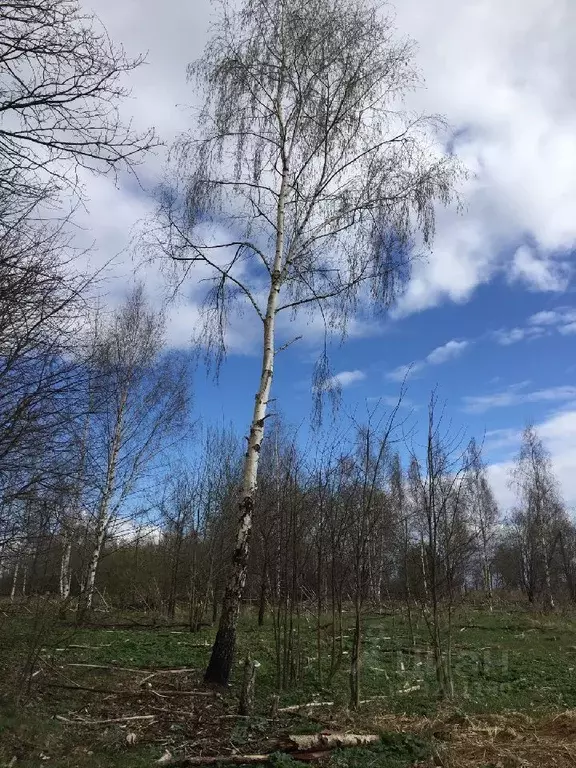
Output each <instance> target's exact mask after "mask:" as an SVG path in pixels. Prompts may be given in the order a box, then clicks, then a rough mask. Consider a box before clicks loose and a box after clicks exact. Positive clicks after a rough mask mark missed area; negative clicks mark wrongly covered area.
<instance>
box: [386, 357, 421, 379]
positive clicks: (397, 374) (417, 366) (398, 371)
mask: <svg viewBox="0 0 576 768" xmlns="http://www.w3.org/2000/svg"><path fill="white" fill-rule="evenodd" d="M422 368H424V363H423V362H422V361H420V362H417V363H411V364H408V365H399V366H398V368H394V370H393V371H390V372H389V373H387V374H386V378H387V379H390V381H404V379H409V378H410V377H411V376H414V375H415V374H416V373H418V371H421V370H422Z"/></svg>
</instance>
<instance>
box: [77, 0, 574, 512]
mask: <svg viewBox="0 0 576 768" xmlns="http://www.w3.org/2000/svg"><path fill="white" fill-rule="evenodd" d="M87 6H88V7H92V8H94V9H95V10H96V12H97V13H98V14H99V15H100V17H101V18H102V19H103V21H104V22H105V23H106V26H107V27H108V29H109V32H110V34H111V36H112V37H113V38H114V39H116V40H118V41H120V42H122V43H124V45H125V46H126V48H127V50H128V52H129V53H130V54H138V53H140V52H143V51H148V57H147V60H148V63H147V65H146V67H145V68H142V69H141V70H140V71H138V72H136V73H134V75H133V76H131V78H130V86H131V87H132V90H133V98H132V99H131V100H130V101H129V102H127V104H126V105H125V107H124V112H125V115H126V116H127V117H130V118H132V119H133V120H134V123H135V124H136V125H140V126H142V127H145V126H148V125H149V124H150V123H153V124H154V125H155V126H156V127H157V128H158V131H159V133H160V135H161V136H162V137H163V138H164V140H165V141H166V142H167V143H170V141H171V140H173V139H174V138H175V137H177V136H178V135H179V133H180V132H181V131H183V130H186V129H188V128H189V127H190V123H191V119H192V118H191V115H192V114H193V112H192V111H191V110H190V107H191V106H192V107H193V106H194V103H195V93H194V92H193V91H192V89H191V87H190V86H189V85H188V84H187V82H186V78H185V68H186V65H187V64H188V62H189V61H191V60H193V59H194V58H195V57H196V56H198V55H199V54H200V53H201V50H202V47H203V45H204V43H205V40H206V38H207V25H208V21H209V18H210V3H209V0H193V2H187V3H182V2H181V0H165V2H163V3H162V4H158V3H155V2H154V0H123V2H122V3H117V2H115V1H114V0H91V2H87ZM395 15H396V24H397V27H398V30H399V34H400V35H410V36H412V37H414V38H415V39H416V41H417V43H418V46H419V49H418V54H417V63H418V65H419V66H420V68H421V70H422V72H423V75H424V77H425V79H426V87H425V88H422V89H418V90H417V91H416V92H415V93H414V94H412V95H411V97H410V101H409V103H408V106H409V107H411V108H414V109H418V110H423V111H426V112H429V113H430V112H433V113H436V112H439V113H442V114H444V115H446V117H447V118H448V120H449V121H450V123H451V125H452V126H453V130H454V141H453V142H452V143H451V145H450V149H451V151H453V152H455V153H456V154H457V155H458V156H459V157H460V158H461V160H462V162H463V163H464V164H465V165H466V167H467V168H468V169H469V170H470V171H471V175H470V178H469V179H468V181H467V182H466V183H465V184H464V185H463V186H462V189H461V193H462V199H463V201H464V210H463V211H462V212H457V211H455V210H453V209H449V210H442V211H439V212H438V222H437V234H436V239H435V243H434V248H433V251H432V253H431V254H430V256H429V258H428V259H426V260H423V261H421V262H419V263H418V264H416V265H415V268H414V271H413V275H412V279H411V281H410V283H409V284H408V286H407V288H406V291H405V294H404V295H403V297H401V298H400V300H399V301H398V303H397V304H396V305H395V307H394V308H393V311H392V314H391V317H390V318H389V319H388V320H387V321H385V322H382V323H380V324H376V325H375V324H373V323H367V322H365V321H363V320H358V321H356V322H355V323H354V324H353V326H352V328H351V334H350V337H349V339H348V340H347V341H346V343H345V344H343V345H342V346H338V345H332V348H331V363H332V368H333V371H334V373H335V374H337V375H339V376H340V379H341V382H342V384H343V408H344V410H345V411H346V410H357V411H358V410H361V409H363V408H365V407H366V403H367V402H368V403H373V402H374V400H373V398H378V397H383V398H392V397H394V396H395V395H396V393H397V392H398V388H399V383H398V380H397V379H398V378H399V377H400V372H399V370H398V369H401V367H402V366H407V365H410V364H414V367H413V375H412V376H411V377H410V378H409V381H408V393H407V399H408V400H409V401H410V404H411V406H412V407H413V408H414V413H413V415H414V418H415V419H417V418H418V415H419V413H420V414H421V413H422V408H423V407H425V404H426V401H427V398H428V396H429V393H430V390H431V388H432V387H434V386H438V391H439V396H440V398H441V399H442V400H445V401H446V404H447V413H448V415H449V416H450V417H451V419H452V421H453V424H454V426H455V428H460V427H466V429H467V430H468V433H469V434H474V435H476V436H477V437H478V438H481V437H482V435H483V434H484V433H486V457H487V459H488V460H489V462H490V465H491V468H490V471H491V475H492V479H493V482H494V485H495V488H496V491H497V493H498V497H499V498H500V500H501V501H502V504H503V506H505V507H506V506H507V505H508V504H509V503H510V502H511V495H510V491H509V489H508V488H507V481H506V478H507V473H508V470H509V466H510V461H511V458H512V457H513V456H514V453H515V452H516V450H517V448H518V435H519V432H520V431H521V429H522V428H523V427H524V426H525V424H526V423H527V422H528V421H532V422H534V423H535V424H536V425H537V427H538V428H539V429H540V432H541V434H542V437H543V439H544V440H545V443H546V445H547V446H548V448H549V450H550V451H551V454H552V457H553V461H554V467H555V469H556V471H557V474H558V476H559V478H560V482H561V485H562V489H563V492H564V495H565V497H566V499H567V501H568V503H569V504H570V505H571V506H572V507H576V359H575V354H574V352H575V347H576V293H575V292H574V288H575V287H576V280H575V276H574V261H575V260H574V249H575V248H576V90H575V88H574V76H573V73H574V71H576V51H575V49H574V46H573V30H574V28H576V3H574V2H572V0H549V1H548V2H547V3H542V2H541V0H523V1H521V0H507V2H506V3H502V2H501V0H475V2H469V3H462V2H461V1H460V0H437V1H436V2H434V3H430V2H429V1H428V0H403V2H402V3H398V4H397V7H396V12H395ZM164 162H165V153H164V152H163V151H162V150H159V151H158V152H157V153H156V154H155V155H153V156H151V157H150V158H149V159H148V161H147V162H146V165H145V167H144V168H143V169H142V179H143V180H144V190H143V189H141V188H139V187H138V186H136V185H134V184H133V183H128V182H126V183H124V182H123V181H122V180H121V182H120V183H119V184H116V185H115V184H114V182H113V180H111V179H106V178H92V177H87V178H86V192H87V211H86V215H85V222H84V224H85V226H86V230H87V232H86V237H87V238H88V239H89V241H90V242H92V241H94V242H95V247H94V249H93V251H92V253H91V255H90V257H89V261H90V266H91V267H94V266H99V265H101V264H104V263H108V262H109V260H110V259H111V258H112V259H113V260H112V263H111V264H110V266H109V267H108V268H107V272H106V274H107V276H108V278H109V279H108V284H107V291H108V297H109V301H110V303H112V304H114V303H115V302H117V301H118V298H119V297H120V296H121V295H122V293H123V291H124V290H125V289H126V286H127V285H128V284H129V283H130V281H131V280H133V278H134V271H135V264H134V261H133V259H132V258H131V256H130V245H131V243H132V242H133V239H132V238H133V236H134V234H135V233H137V232H138V226H139V224H138V223H139V222H141V221H142V220H149V219H150V216H151V214H152V211H153V209H154V197H153V191H154V187H155V186H156V184H157V183H158V182H159V181H160V179H161V178H162V172H163V168H164ZM137 274H138V277H139V278H142V279H144V280H145V281H146V283H147V286H148V290H149V292H150V294H151V295H152V296H157V297H158V298H159V297H160V295H161V293H162V286H163V285H164V279H163V276H162V275H161V274H160V270H159V268H158V265H153V264H152V265H150V264H147V265H146V266H145V267H141V268H140V269H139V270H138V273H137ZM199 276H202V275H199ZM199 300H200V295H199V291H198V288H197V285H196V284H188V285H187V287H186V294H185V296H184V298H183V300H182V301H181V302H180V304H179V305H178V306H177V307H175V308H174V309H173V310H172V311H171V314H170V325H169V330H168V335H169V340H170V343H171V344H173V345H176V346H179V347H185V346H186V345H187V344H188V343H189V339H190V337H191V335H192V333H193V331H194V329H195V328H196V327H197V324H198V318H199ZM542 313H546V314H542ZM283 333H284V334H285V335H286V336H287V337H288V336H289V335H290V334H291V333H292V335H299V334H301V333H302V334H303V335H304V338H303V340H302V341H301V342H299V343H298V344H295V345H293V346H292V347H291V348H290V349H288V350H287V351H286V352H284V353H282V355H280V356H279V357H278V361H277V377H276V380H275V385H274V395H275V396H276V397H277V398H278V403H279V404H280V405H281V409H282V412H283V413H284V414H285V416H286V418H287V419H289V420H290V421H292V422H296V423H300V422H302V421H303V420H305V419H306V417H308V416H309V414H310V411H311V396H310V395H311V393H310V384H311V372H312V366H313V361H314V359H315V358H316V357H317V355H318V352H319V349H320V345H321V341H322V334H321V329H320V328H319V326H318V324H317V323H316V322H315V321H314V320H312V321H310V320H308V319H306V318H305V317H304V318H300V319H299V320H298V322H297V324H296V329H295V330H293V329H291V328H286V327H284V329H283ZM257 334H258V327H257V326H256V325H255V324H252V323H250V320H249V318H248V317H244V318H243V320H242V321H241V323H239V324H238V325H236V326H235V327H234V328H233V329H232V330H231V333H230V334H229V337H228V341H229V344H230V352H231V353H230V355H229V357H228V360H227V362H226V365H225V366H224V368H223V369H222V373H221V377H220V382H219V384H218V387H217V389H216V388H215V385H214V384H213V382H212V381H211V380H209V379H206V378H204V377H203V376H202V375H201V374H198V375H197V377H196V406H197V413H198V414H201V415H202V416H204V417H206V418H207V419H218V420H222V419H224V421H228V420H233V421H234V422H235V423H236V424H237V425H238V428H239V429H245V425H246V424H247V423H248V420H249V415H250V410H251V406H252V402H253V395H254V392H255V388H256V384H257V379H258V375H259V362H258V359H257V357H256V356H255V352H256V351H257Z"/></svg>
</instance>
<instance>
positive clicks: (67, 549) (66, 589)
mask: <svg viewBox="0 0 576 768" xmlns="http://www.w3.org/2000/svg"><path fill="white" fill-rule="evenodd" d="M71 557H72V539H71V537H70V536H68V535H67V536H66V540H65V543H64V551H63V552H62V560H61V561H60V599H61V600H62V601H66V600H68V598H69V597H70V586H71V582H72V575H71V573H70V558H71Z"/></svg>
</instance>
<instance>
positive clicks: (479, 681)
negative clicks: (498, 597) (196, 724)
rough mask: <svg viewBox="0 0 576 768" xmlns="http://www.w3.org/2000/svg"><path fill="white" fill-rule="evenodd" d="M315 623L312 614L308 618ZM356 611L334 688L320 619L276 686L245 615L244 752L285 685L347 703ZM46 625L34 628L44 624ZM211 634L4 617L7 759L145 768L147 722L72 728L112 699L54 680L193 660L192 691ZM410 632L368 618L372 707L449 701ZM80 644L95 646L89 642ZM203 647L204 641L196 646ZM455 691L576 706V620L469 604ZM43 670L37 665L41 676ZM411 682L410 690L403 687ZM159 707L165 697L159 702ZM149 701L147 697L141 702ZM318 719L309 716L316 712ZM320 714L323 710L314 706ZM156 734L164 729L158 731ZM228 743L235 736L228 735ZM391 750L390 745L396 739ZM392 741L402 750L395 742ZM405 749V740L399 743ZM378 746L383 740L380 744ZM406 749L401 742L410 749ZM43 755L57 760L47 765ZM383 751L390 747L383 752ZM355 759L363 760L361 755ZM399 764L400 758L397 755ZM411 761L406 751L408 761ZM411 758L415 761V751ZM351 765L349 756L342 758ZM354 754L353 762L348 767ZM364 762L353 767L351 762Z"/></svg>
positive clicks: (1, 690) (497, 700)
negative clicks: (140, 726) (253, 666)
mask: <svg viewBox="0 0 576 768" xmlns="http://www.w3.org/2000/svg"><path fill="white" fill-rule="evenodd" d="M306 619H308V621H306ZM351 623H352V617H351V616H350V617H348V618H346V619H345V621H344V629H343V635H344V656H343V658H342V664H341V666H340V668H339V670H338V671H337V673H336V674H335V675H334V677H333V679H332V681H331V683H330V684H328V683H327V680H328V666H329V638H328V637H326V638H325V640H324V645H323V648H322V678H323V681H322V682H323V684H322V686H320V685H319V683H318V662H317V658H316V655H317V648H316V636H315V621H314V619H313V617H312V616H308V617H306V616H304V618H303V620H302V625H301V656H302V670H301V671H302V674H301V679H300V680H299V681H298V682H297V684H295V685H294V686H292V687H291V688H289V689H288V690H284V691H278V683H277V677H276V662H275V651H274V636H273V630H272V626H271V622H270V621H268V623H267V624H266V625H265V626H264V627H263V628H258V627H257V626H256V622H255V621H254V620H253V618H252V617H250V616H248V617H244V618H243V620H242V624H241V627H240V631H239V646H238V653H237V661H236V666H235V670H234V678H233V682H232V685H231V689H230V692H229V694H227V696H226V700H227V702H228V703H229V706H230V711H231V712H234V710H235V703H234V699H235V697H236V696H237V694H238V686H239V682H240V679H241V664H242V659H243V658H244V656H245V655H246V654H247V653H250V654H251V655H252V657H253V658H255V659H257V660H258V661H259V662H260V667H259V668H258V676H257V684H256V692H257V696H256V698H257V713H256V717H255V718H252V720H251V721H249V722H248V721H242V720H238V721H237V722H235V723H234V722H231V723H230V729H231V730H230V733H229V738H230V740H231V743H233V744H234V746H235V747H236V748H237V749H240V750H241V749H242V748H243V745H247V746H249V745H251V744H253V743H254V741H255V740H256V741H257V740H258V739H264V738H265V737H266V734H267V732H269V730H270V728H272V726H271V725H270V723H269V721H267V720H266V719H265V718H266V716H267V714H268V707H269V701H270V697H271V695H272V694H273V693H276V692H279V693H280V697H281V701H280V705H281V706H285V705H289V704H294V703H303V702H307V701H312V700H313V699H315V698H318V699H320V700H330V701H334V702H336V704H339V705H342V706H345V705H346V703H347V701H348V663H349V658H350V657H349V652H350V642H351V634H352V633H351V631H350V626H351ZM40 627H41V628H42V631H41V632H40V631H38V629H39V628H40ZM213 632H214V631H213V629H211V628H205V629H203V630H202V631H200V632H198V633H195V634H191V633H189V632H187V631H183V630H181V629H180V628H178V629H175V630H170V629H169V628H166V627H163V628H160V629H149V630H146V629H145V630H142V629H139V630H128V629H104V628H99V629H91V628H84V629H75V628H73V627H71V626H69V625H63V624H61V623H60V622H58V621H57V620H56V619H54V617H51V616H43V617H40V618H39V616H38V614H34V613H32V614H26V615H17V616H9V617H5V618H4V619H2V621H0V643H1V644H2V649H3V652H2V658H1V659H0V672H1V674H2V678H1V680H0V696H1V698H0V765H2V763H3V761H4V763H5V764H6V763H8V762H9V761H10V760H11V759H12V757H14V756H16V757H17V758H18V761H17V763H16V764H15V765H16V766H18V767H20V766H23V767H24V768H31V767H32V766H39V765H46V764H48V765H50V764H52V765H54V764H56V765H58V766H63V768H67V766H70V767H72V766H74V767H76V766H78V768H97V767H98V766H101V765H102V766H104V765H106V766H116V765H118V766H120V765H122V766H124V767H125V768H137V767H138V766H141V765H150V764H153V762H154V760H155V759H157V758H158V757H159V756H160V754H161V753H162V751H163V748H162V747H161V746H158V743H157V742H158V739H157V738H156V740H154V739H152V740H150V739H149V738H148V736H147V732H146V731H145V729H144V730H143V731H142V739H140V738H139V741H138V743H137V744H136V746H134V747H129V746H128V745H127V743H126V732H127V730H126V728H123V727H121V726H116V725H112V726H110V727H106V728H101V729H92V730H90V729H88V728H79V727H77V726H67V725H65V724H63V723H61V722H59V721H58V720H56V719H55V716H56V715H63V716H69V715H70V713H75V714H74V716H77V713H78V712H82V711H84V708H85V709H86V712H87V713H88V714H87V715H86V716H87V717H94V716H98V717H103V716H106V715H105V713H106V711H107V707H108V700H107V699H106V697H105V696H101V695H97V694H94V693H91V692H89V691H84V692H80V691H75V690H69V689H65V688H62V689H56V688H48V687H46V683H48V682H50V681H51V682H52V683H56V684H58V683H62V684H64V685H66V684H71V685H74V684H80V685H83V686H86V687H94V688H103V689H111V688H118V687H122V686H123V685H131V686H134V685H135V684H137V680H138V679H141V678H142V677H143V676H144V674H145V673H141V674H139V673H132V672H124V673H120V672H117V671H115V670H111V671H110V670H97V669H89V668H83V667H73V666H69V665H71V664H98V665H102V666H111V667H128V668H131V669H159V668H176V667H184V666H185V667H189V668H192V669H194V670H196V672H194V673H191V674H190V675H189V676H188V681H187V685H188V686H189V687H190V686H192V685H194V684H196V683H198V682H199V681H200V680H201V675H202V672H203V669H204V668H205V665H206V663H207V661H208V657H209V652H210V648H209V645H207V646H202V644H203V643H207V644H209V643H211V641H212V639H213ZM409 645H410V643H409V637H408V627H407V624H406V621H405V619H404V617H403V616H402V615H401V614H400V613H398V614H397V615H382V616H379V615H372V616H367V617H366V618H365V638H364V644H363V668H362V679H361V698H362V699H371V698H372V697H379V698H378V699H377V700H376V701H373V702H371V703H368V704H366V705H365V706H364V707H363V709H362V712H363V713H368V714H377V713H379V712H382V713H398V714H408V715H434V714H435V713H436V712H438V711H439V710H440V709H443V710H444V711H445V709H446V704H445V703H442V702H441V701H439V699H438V696H437V690H436V683H435V670H434V665H433V662H432V655H431V653H430V651H429V649H428V637H427V633H426V629H425V626H424V625H423V623H422V622H421V623H420V626H419V627H418V628H417V631H416V644H415V645H416V648H417V649H418V650H419V651H422V652H421V653H416V654H415V653H411V652H408V651H407V650H406V649H407V648H409ZM72 646H90V647H86V648H82V647H72ZM199 646H201V647H199ZM37 648H38V649H41V650H39V652H40V659H41V661H40V668H41V669H42V672H41V673H40V674H38V675H37V676H35V677H33V678H32V681H31V686H30V691H29V694H26V690H24V693H25V694H26V695H23V696H21V697H20V702H19V707H18V709H15V707H14V695H13V694H14V690H15V689H16V688H17V687H19V688H20V689H22V688H24V689H25V688H26V681H27V679H28V678H27V675H22V674H21V672H22V669H23V667H24V662H25V660H26V659H27V658H29V659H30V658H32V657H33V656H34V650H35V649H37ZM453 660H454V661H453V665H454V680H455V693H456V697H455V700H454V701H453V702H451V704H450V706H451V707H453V708H454V709H455V710H457V711H458V712H460V713H462V714H474V713H504V712H507V711H511V710H513V711H517V712H518V711H519V712H525V713H527V714H530V715H535V714H545V713H550V712H557V711H562V710H564V709H570V708H576V620H575V617H574V616H560V615H558V616H539V615H536V614H529V613H527V612H523V611H520V610H516V611H514V612H511V613H503V612H502V613H497V612H495V613H494V614H489V613H486V612H481V611H476V610H471V609H469V610H466V611H461V612H460V613H459V614H458V615H457V617H456V620H455V625H454V650H453ZM37 668H38V667H37V666H35V667H34V671H35V670H36V669H37ZM406 689H408V692H404V691H405V690H406ZM156 703H160V704H162V701H160V702H156ZM145 705H146V704H145V702H144V703H142V704H141V706H142V707H145ZM311 714H312V713H311ZM314 714H315V713H314ZM283 726H285V727H286V728H288V727H290V729H291V732H298V731H299V732H313V731H315V730H318V728H319V727H321V725H320V724H319V723H318V722H317V721H316V720H315V719H312V720H310V719H306V718H304V717H298V718H296V717H294V718H293V719H292V720H291V721H290V723H289V724H283ZM180 732H182V743H184V741H186V739H187V738H188V736H187V735H186V729H185V727H184V729H183V730H182V727H181V726H180V725H179V724H178V723H175V724H174V726H173V730H172V732H171V734H170V736H171V737H173V738H174V739H175V740H177V739H178V738H179V734H180ZM156 736H157V734H156ZM227 738H228V737H227ZM388 746H389V748H390V749H392V746H393V745H392V746H391V745H390V744H389V745H388ZM394 748H396V747H394ZM398 748H399V749H400V747H398ZM379 749H380V747H379ZM402 749H404V747H402ZM41 753H42V754H44V755H47V756H49V757H50V761H51V762H48V761H45V760H43V759H42V757H41ZM380 754H381V752H378V751H377V752H374V753H373V750H370V755H363V753H362V750H360V752H357V753H356V752H355V751H354V750H346V751H345V755H344V756H343V755H339V754H338V753H334V755H333V756H332V758H331V760H332V765H333V767H334V768H365V766H368V765H370V766H373V768H378V766H380V765H382V766H384V765H386V766H387V768H388V766H390V768H392V767H393V768H396V764H395V763H394V762H393V761H392V758H391V757H390V755H388V756H387V757H386V760H388V762H386V760H385V759H384V758H383V757H382V758H381V757H379V756H378V755H380ZM382 754H383V753H382ZM355 755H356V757H355ZM399 759H400V760H403V759H404V757H399ZM406 759H408V758H406ZM410 759H411V760H412V762H414V761H415V760H417V759H420V758H416V757H414V758H413V759H412V758H410ZM339 760H345V761H349V762H338V761H339ZM350 761H351V762H350ZM354 761H356V762H354ZM408 764H409V763H407V762H406V761H405V762H404V763H402V762H398V763H397V765H398V766H403V765H408Z"/></svg>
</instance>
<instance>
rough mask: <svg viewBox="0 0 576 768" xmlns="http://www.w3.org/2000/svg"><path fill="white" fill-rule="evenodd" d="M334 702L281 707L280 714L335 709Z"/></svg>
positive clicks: (313, 702) (310, 702)
mask: <svg viewBox="0 0 576 768" xmlns="http://www.w3.org/2000/svg"><path fill="white" fill-rule="evenodd" d="M333 706H334V702H333V701H309V702H308V703H307V704H291V705H290V706H289V707H280V709H278V710H277V711H278V712H298V710H299V709H308V708H309V707H333Z"/></svg>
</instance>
